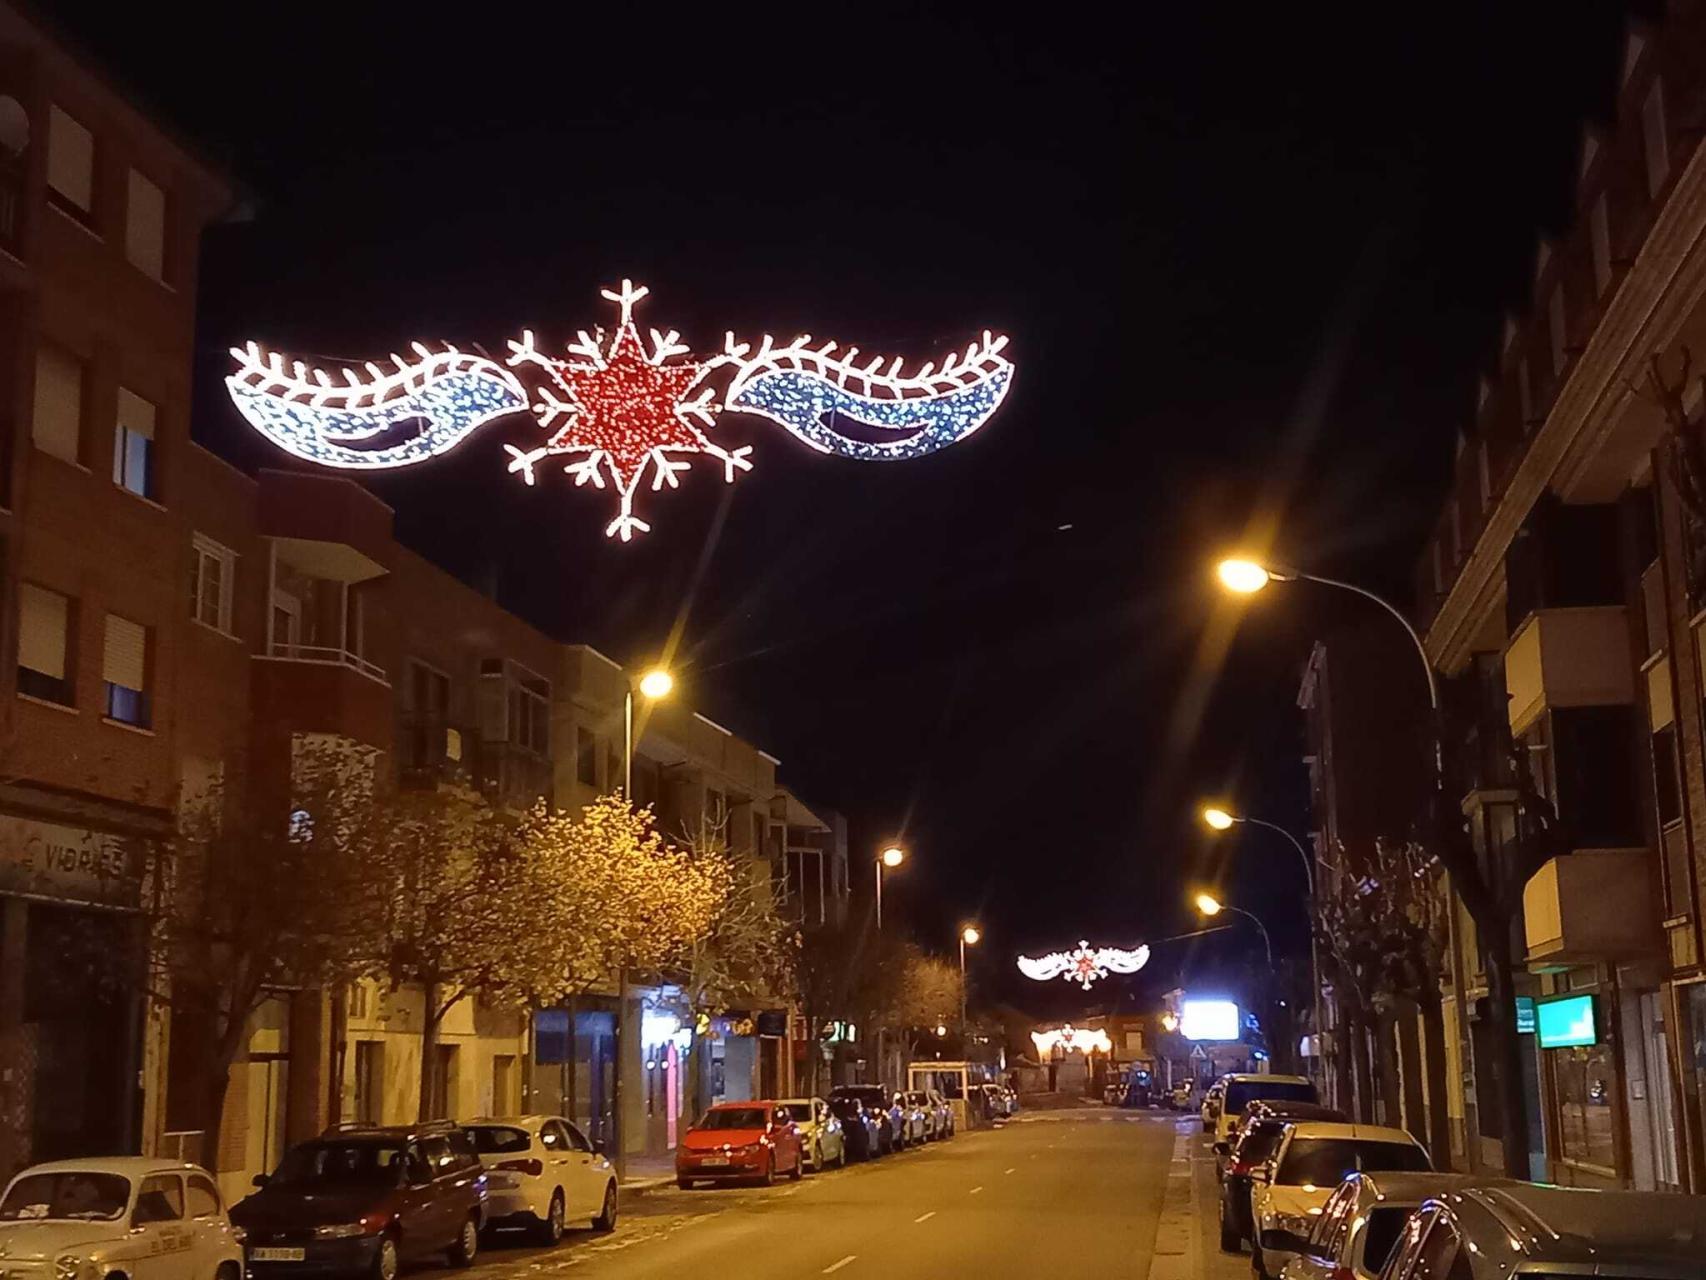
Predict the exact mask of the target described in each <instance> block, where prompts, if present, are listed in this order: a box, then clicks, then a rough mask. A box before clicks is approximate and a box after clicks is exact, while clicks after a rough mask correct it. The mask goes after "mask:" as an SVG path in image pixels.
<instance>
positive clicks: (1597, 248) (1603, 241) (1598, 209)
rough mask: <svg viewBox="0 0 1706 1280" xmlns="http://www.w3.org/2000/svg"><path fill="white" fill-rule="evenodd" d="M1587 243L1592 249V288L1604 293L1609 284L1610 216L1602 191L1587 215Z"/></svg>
mask: <svg viewBox="0 0 1706 1280" xmlns="http://www.w3.org/2000/svg"><path fill="white" fill-rule="evenodd" d="M1588 241H1589V243H1590V244H1591V246H1592V248H1593V287H1594V289H1595V291H1596V292H1598V293H1604V292H1605V287H1606V285H1608V284H1610V283H1611V215H1610V213H1609V212H1608V211H1607V209H1606V203H1605V192H1603V191H1602V192H1600V193H1599V199H1597V200H1595V201H1594V202H1593V211H1592V212H1591V213H1589V214H1588Z"/></svg>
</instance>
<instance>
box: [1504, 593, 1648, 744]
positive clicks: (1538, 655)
mask: <svg viewBox="0 0 1706 1280" xmlns="http://www.w3.org/2000/svg"><path fill="white" fill-rule="evenodd" d="M1505 692H1506V693H1507V694H1508V695H1509V698H1510V726H1511V732H1512V733H1513V734H1519V735H1520V734H1522V733H1524V732H1525V731H1526V730H1527V729H1528V728H1529V726H1530V725H1532V724H1533V723H1534V721H1535V720H1536V719H1538V718H1539V716H1540V715H1541V713H1543V712H1545V711H1547V710H1550V709H1554V708H1558V707H1622V706H1629V705H1631V704H1632V703H1633V702H1634V701H1635V677H1634V666H1633V664H1632V662H1631V660H1630V655H1629V620H1628V613H1627V611H1626V610H1625V609H1624V607H1623V606H1622V605H1588V606H1584V607H1580V608H1568V609H1541V610H1539V611H1537V612H1535V613H1531V614H1529V615H1528V616H1527V617H1526V618H1525V619H1524V620H1523V621H1522V623H1521V624H1520V625H1519V626H1518V628H1517V631H1516V634H1515V635H1514V636H1513V637H1512V639H1511V642H1510V647H1509V648H1508V649H1506V650H1505Z"/></svg>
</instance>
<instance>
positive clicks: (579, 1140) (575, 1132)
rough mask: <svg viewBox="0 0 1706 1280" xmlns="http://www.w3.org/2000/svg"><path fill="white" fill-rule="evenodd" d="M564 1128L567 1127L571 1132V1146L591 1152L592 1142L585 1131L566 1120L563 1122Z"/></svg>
mask: <svg viewBox="0 0 1706 1280" xmlns="http://www.w3.org/2000/svg"><path fill="white" fill-rule="evenodd" d="M563 1128H565V1129H567V1130H568V1132H569V1146H570V1147H572V1148H574V1149H575V1150H576V1151H586V1152H591V1150H592V1143H590V1142H588V1141H587V1140H586V1135H585V1134H584V1133H582V1132H581V1131H580V1130H579V1129H577V1128H575V1127H574V1125H572V1124H570V1123H569V1122H568V1121H566V1120H565V1121H564V1122H563Z"/></svg>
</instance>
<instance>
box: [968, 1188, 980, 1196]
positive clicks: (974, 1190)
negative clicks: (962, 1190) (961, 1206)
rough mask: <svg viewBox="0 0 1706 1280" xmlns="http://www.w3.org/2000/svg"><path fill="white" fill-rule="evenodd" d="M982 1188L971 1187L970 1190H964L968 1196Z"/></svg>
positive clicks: (973, 1194)
mask: <svg viewBox="0 0 1706 1280" xmlns="http://www.w3.org/2000/svg"><path fill="white" fill-rule="evenodd" d="M982 1190H983V1188H982V1187H973V1188H972V1189H971V1190H970V1191H968V1192H966V1194H967V1195H969V1196H975V1195H976V1194H977V1193H978V1192H979V1191H982Z"/></svg>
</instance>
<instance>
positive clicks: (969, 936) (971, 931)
mask: <svg viewBox="0 0 1706 1280" xmlns="http://www.w3.org/2000/svg"><path fill="white" fill-rule="evenodd" d="M981 937H983V934H982V933H980V932H979V931H978V927H977V926H976V925H975V924H968V925H967V926H966V927H965V928H963V929H961V930H960V939H961V940H962V941H963V942H964V943H965V944H966V945H967V946H968V947H975V946H976V945H977V942H978V939H979V938H981Z"/></svg>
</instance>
